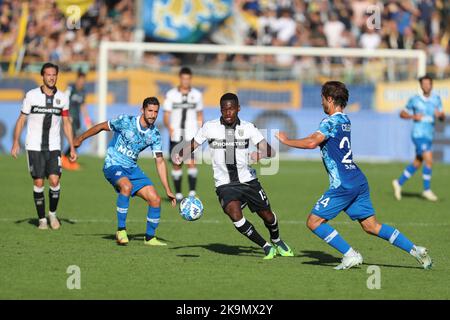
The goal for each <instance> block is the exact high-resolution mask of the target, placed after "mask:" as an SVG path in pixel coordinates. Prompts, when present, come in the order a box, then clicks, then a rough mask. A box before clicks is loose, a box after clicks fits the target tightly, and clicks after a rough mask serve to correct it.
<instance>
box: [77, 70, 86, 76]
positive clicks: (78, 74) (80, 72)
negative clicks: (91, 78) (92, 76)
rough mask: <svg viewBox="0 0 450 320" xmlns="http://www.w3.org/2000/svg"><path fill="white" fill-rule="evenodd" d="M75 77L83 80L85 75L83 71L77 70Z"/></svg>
mask: <svg viewBox="0 0 450 320" xmlns="http://www.w3.org/2000/svg"><path fill="white" fill-rule="evenodd" d="M77 77H78V78H80V77H82V78H85V77H86V73H84V72H83V70H78V72H77Z"/></svg>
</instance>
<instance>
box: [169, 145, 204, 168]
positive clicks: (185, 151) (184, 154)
mask: <svg viewBox="0 0 450 320" xmlns="http://www.w3.org/2000/svg"><path fill="white" fill-rule="evenodd" d="M198 146H199V144H198V143H197V142H196V141H195V139H192V140H191V142H190V143H188V144H186V145H185V146H184V148H182V149H181V150H180V151H179V152H178V153H175V154H174V155H173V157H174V158H173V159H172V161H173V162H174V163H175V164H178V165H180V164H181V163H182V162H184V161H186V160H189V159H190V155H191V154H192V152H194V151H195V149H197V148H198Z"/></svg>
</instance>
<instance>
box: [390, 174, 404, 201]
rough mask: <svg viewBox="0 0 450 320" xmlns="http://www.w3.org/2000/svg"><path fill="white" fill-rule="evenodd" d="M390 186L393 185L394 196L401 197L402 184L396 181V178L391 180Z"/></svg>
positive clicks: (399, 198)
mask: <svg viewBox="0 0 450 320" xmlns="http://www.w3.org/2000/svg"><path fill="white" fill-rule="evenodd" d="M392 186H393V187H394V197H395V199H397V200H401V199H402V186H401V185H400V183H398V180H397V179H395V180H392Z"/></svg>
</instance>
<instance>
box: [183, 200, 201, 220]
mask: <svg viewBox="0 0 450 320" xmlns="http://www.w3.org/2000/svg"><path fill="white" fill-rule="evenodd" d="M180 215H181V217H182V218H183V219H184V220H187V221H193V220H198V219H200V218H201V216H202V215H203V203H202V202H201V201H200V199H199V198H197V197H187V198H184V199H183V200H181V202H180Z"/></svg>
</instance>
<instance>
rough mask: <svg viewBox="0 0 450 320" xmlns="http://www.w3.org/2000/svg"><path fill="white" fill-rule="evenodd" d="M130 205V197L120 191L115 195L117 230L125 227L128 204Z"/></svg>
mask: <svg viewBox="0 0 450 320" xmlns="http://www.w3.org/2000/svg"><path fill="white" fill-rule="evenodd" d="M129 205H130V197H127V196H125V195H123V194H121V193H119V196H118V197H117V230H119V231H120V230H125V229H126V221H127V214H128V206H129Z"/></svg>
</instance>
